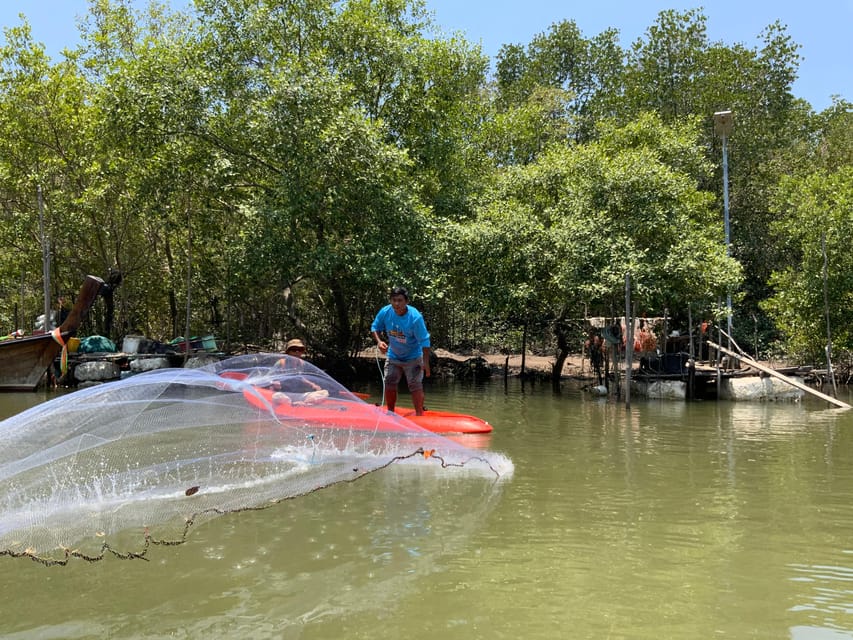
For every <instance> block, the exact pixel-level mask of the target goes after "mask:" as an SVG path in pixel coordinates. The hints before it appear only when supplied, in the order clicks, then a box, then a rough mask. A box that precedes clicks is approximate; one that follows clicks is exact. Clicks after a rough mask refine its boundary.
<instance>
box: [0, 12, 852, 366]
mask: <svg viewBox="0 0 853 640" xmlns="http://www.w3.org/2000/svg"><path fill="white" fill-rule="evenodd" d="M136 6H137V4H136V3H133V2H130V0H92V1H91V2H90V8H89V13H88V15H87V16H86V17H85V18H84V20H83V21H82V23H81V34H82V36H83V42H82V44H81V45H80V47H79V48H78V49H77V50H74V51H66V52H64V53H63V55H62V59H61V60H59V61H58V62H53V61H51V60H49V59H48V57H47V56H46V54H45V52H44V48H43V47H42V46H41V45H40V44H38V43H36V42H34V41H33V40H32V36H31V33H30V30H29V27H28V25H27V24H26V23H25V22H24V23H23V24H22V25H20V26H19V27H15V28H12V29H7V30H6V31H5V36H6V42H5V44H4V46H3V47H2V50H0V216H2V222H3V224H2V225H0V240H2V242H3V243H4V246H5V247H6V249H5V250H4V252H3V253H2V254H0V292H2V293H3V294H5V295H3V296H2V298H0V322H2V323H3V324H4V326H5V325H7V324H9V323H11V322H14V321H16V319H14V318H13V317H12V316H13V309H14V304H15V303H18V304H19V305H20V306H22V307H23V310H22V311H21V312H20V313H19V317H20V316H21V315H24V316H26V317H31V316H33V315H35V314H36V313H38V312H40V308H41V300H40V297H41V283H40V280H41V275H40V274H41V235H40V230H39V215H38V214H39V211H38V200H37V198H36V194H37V189H38V188H39V187H41V191H42V194H43V202H44V213H45V215H44V219H45V221H46V232H47V233H46V235H47V237H48V238H49V241H50V245H51V251H52V255H53V257H54V260H53V266H52V281H53V283H54V285H53V287H54V294H55V295H58V294H60V293H63V294H67V293H69V292H72V291H75V290H76V288H77V286H78V285H79V282H80V281H81V279H82V277H83V276H84V275H85V274H86V273H95V274H97V275H105V274H106V272H107V270H109V269H118V270H119V271H121V272H122V273H123V274H124V283H123V284H122V286H121V287H120V289H119V290H118V291H117V292H116V304H117V307H116V326H115V327H114V331H115V333H116V334H119V335H114V336H113V337H116V338H118V337H120V334H121V333H124V332H128V331H133V332H137V331H141V332H144V333H147V334H149V335H151V336H152V337H157V338H162V339H168V338H171V337H172V336H174V335H183V334H184V333H185V332H187V331H188V332H190V333H195V334H202V333H207V332H211V331H213V332H215V333H217V334H218V335H219V336H220V337H223V334H225V336H224V337H228V338H230V339H231V340H232V341H233V342H251V343H253V344H262V345H264V346H265V347H274V340H276V339H278V338H281V337H283V336H290V335H292V334H295V333H298V334H299V335H301V336H303V337H307V338H309V340H310V342H311V343H312V345H313V347H314V348H315V349H318V350H319V351H321V352H323V353H324V354H326V355H330V356H332V357H341V356H343V355H345V354H347V353H351V352H353V351H355V350H357V349H358V348H360V347H361V346H362V345H363V343H364V341H365V338H366V336H367V335H368V325H369V322H370V320H371V318H372V315H373V313H374V312H375V310H376V308H377V307H378V305H380V304H382V303H383V302H384V300H385V292H386V291H387V288H388V286H390V285H392V284H398V283H399V284H404V285H406V286H409V287H410V288H411V290H412V292H413V295H414V296H415V298H416V299H417V304H418V305H420V306H421V307H422V308H423V309H424V310H426V311H427V312H428V314H429V317H428V321H429V322H430V325H431V329H432V330H433V333H434V335H435V336H436V338H437V339H438V340H447V341H448V342H450V343H453V344H460V345H462V344H466V343H470V342H471V340H472V339H476V340H480V341H481V342H482V343H483V344H486V343H488V344H490V345H494V344H496V343H497V341H499V340H497V339H496V338H495V336H496V335H497V334H500V333H501V332H503V333H504V334H505V335H506V336H507V340H508V341H510V342H511V343H512V344H513V345H517V344H518V343H519V336H520V335H521V334H522V333H524V335H526V336H528V337H529V338H530V339H531V340H533V341H534V342H538V343H540V344H541V343H544V342H545V341H547V340H554V341H555V342H556V344H557V345H558V349H560V350H562V349H564V348H565V344H566V335H567V333H566V332H567V331H568V329H567V327H568V326H569V321H568V318H570V317H572V316H580V315H583V313H584V311H586V312H588V313H590V314H592V313H604V314H606V313H610V312H611V311H612V310H614V309H618V308H620V307H621V305H622V301H623V299H624V298H623V296H624V293H623V287H624V278H625V274H626V272H628V273H630V274H631V275H632V277H633V282H634V285H635V290H634V295H635V299H636V300H637V301H638V303H639V304H640V305H641V307H643V308H644V309H647V310H649V311H659V310H660V309H661V308H662V307H669V308H670V309H679V308H684V307H685V306H686V305H687V304H688V303H691V304H694V308H696V306H695V305H697V304H698V305H701V306H703V307H704V308H705V309H707V308H709V307H711V306H713V304H714V303H715V301H716V300H717V299H719V298H720V297H724V296H725V293H726V292H727V291H730V290H733V291H734V293H735V297H736V299H738V300H739V302H740V304H739V306H741V305H743V308H744V313H746V314H747V315H748V316H749V315H752V314H753V313H757V312H758V305H759V302H760V301H761V300H763V299H765V298H768V302H767V303H766V305H764V306H763V307H762V309H764V310H766V312H767V313H768V314H771V315H772V318H773V319H774V320H776V322H777V323H778V326H779V328H781V329H784V331H785V332H786V334H787V335H788V337H789V338H790V340H791V344H792V345H794V346H795V347H796V348H797V349H799V350H801V351H803V352H805V351H809V352H813V351H815V350H817V348H818V346H819V343H820V340H819V336H820V335H821V332H822V331H823V329H821V327H822V326H824V325H825V322H823V323H822V321H821V318H822V315H821V310H822V306H823V296H822V289H820V291H819V292H818V293H820V295H818V293H815V291H816V289H815V286H816V283H820V282H822V271H821V269H822V258H820V259H819V256H821V255H822V254H820V252H819V249H816V247H819V246H820V242H819V240H820V235H815V234H816V233H818V230H822V231H823V232H824V233H825V237H826V245H827V252H828V258H829V268H828V286H829V293H830V296H829V297H830V300H831V301H832V303H833V304H834V305H837V306H838V308H835V307H833V309H831V310H830V319H831V324H832V325H833V326H838V327H839V328H838V329H837V332H838V333H837V334H836V335H837V339H838V341H839V343H841V344H844V345H845V346H846V345H847V342H848V340H849V338H848V336H847V334H846V333H845V331H846V329H845V328H844V327H847V326H849V324H850V323H849V319H848V318H847V317H846V315H844V307H845V305H846V306H849V305H848V302H849V297H850V295H851V294H850V291H851V290H853V289H851V285H853V283H851V282H848V279H847V278H846V276H845V274H846V273H848V272H849V271H850V269H849V267H850V266H851V265H848V264H847V256H846V255H845V253H844V247H843V243H844V238H846V237H848V235H849V232H850V231H851V230H850V229H848V226H849V224H848V222H849V220H848V218H849V215H847V214H848V213H849V203H850V197H849V193H848V191H849V167H850V166H851V160H853V143H851V140H853V135H851V131H853V122H851V108H850V103H849V102H847V101H845V100H843V99H842V98H840V97H838V98H837V99H836V101H835V103H834V104H833V106H832V107H831V108H830V109H828V110H826V111H825V112H824V113H822V114H814V113H812V112H811V110H810V108H809V106H808V105H807V104H805V103H804V102H803V101H801V100H797V99H796V98H795V97H794V96H793V95H792V93H791V87H792V83H793V80H794V78H795V77H796V73H797V66H798V63H799V55H798V47H797V45H796V44H795V43H794V42H793V41H792V40H791V38H790V36H788V34H787V33H786V29H785V28H784V27H783V26H782V25H780V24H778V23H776V24H771V25H769V26H768V27H767V29H766V30H765V31H764V32H763V34H762V35H761V37H762V43H763V44H762V46H761V47H759V48H756V49H749V48H746V47H744V46H742V45H738V44H736V45H732V46H729V45H726V44H724V43H721V42H710V41H709V39H708V37H707V33H706V29H705V22H706V20H705V17H704V15H703V14H702V12H701V10H698V9H695V10H690V11H687V12H681V13H680V12H676V11H665V12H662V13H661V14H660V15H659V16H658V18H657V20H656V21H655V23H654V24H653V25H651V26H650V28H649V29H648V31H647V32H646V33H645V34H644V36H643V37H642V38H640V39H638V40H637V42H635V43H634V45H633V46H632V47H631V49H630V51H628V52H626V51H623V50H622V49H621V48H620V47H619V45H618V34H617V33H616V31H614V30H612V29H607V30H605V31H603V32H602V33H600V34H598V35H596V36H594V37H591V38H588V37H585V36H584V35H583V34H582V33H581V32H580V30H579V29H578V27H577V25H576V24H575V23H574V22H572V21H563V22H559V23H556V24H554V25H551V27H550V28H549V29H547V30H546V31H544V32H542V33H540V34H538V35H536V36H535V37H534V38H533V39H532V40H531V42H530V43H528V44H525V45H521V44H508V45H506V46H504V47H503V48H502V49H501V52H500V54H499V55H498V58H497V60H496V67H495V76H494V78H492V79H491V80H492V82H491V83H490V78H488V76H487V73H488V68H489V61H488V60H487V59H486V57H485V56H484V55H483V54H482V52H481V51H480V49H479V47H477V46H476V45H473V44H471V43H469V42H467V41H465V39H464V38H461V37H459V36H452V37H446V36H445V35H443V34H442V33H440V31H439V30H438V29H437V27H436V25H434V24H433V23H432V21H431V19H430V17H429V14H428V12H427V10H426V4H425V3H424V2H423V1H422V0H347V1H345V2H336V1H332V0H295V1H293V2H286V3H283V2H279V1H277V0H195V2H194V3H193V9H192V11H191V13H187V14H183V13H180V12H174V11H171V10H169V8H168V7H167V6H164V5H161V4H157V3H152V4H151V5H150V6H148V7H147V8H145V9H144V10H138V9H136V8H135V7H136ZM722 109H730V110H732V111H733V112H734V114H735V128H734V131H733V132H732V134H731V136H730V138H729V140H728V153H729V155H728V159H729V168H730V176H731V178H730V187H731V219H732V233H733V244H732V250H733V256H734V259H732V258H727V257H726V256H725V252H724V247H723V242H722V240H723V238H722V235H723V229H722V203H721V190H722V179H721V175H720V164H721V149H720V140H719V138H718V137H717V136H715V135H714V132H713V124H712V118H711V115H712V114H713V113H714V112H715V111H719V110H722ZM788 175H790V176H792V177H791V178H790V179H784V180H783V179H782V178H783V176H788ZM815 216H819V219H820V224H818V225H816V224H814V219H815ZM774 221H775V222H774ZM771 222H774V226H773V228H774V231H775V233H774V235H773V236H772V237H768V235H767V229H768V227H769V226H770V224H771ZM816 242H817V244H816ZM792 258H793V259H794V264H795V265H796V267H795V268H789V267H788V265H789V262H790V261H791V259H792ZM771 274H772V277H771ZM738 288H739V289H738ZM771 294H772V296H771ZM741 301H742V302H741ZM187 309H189V314H188V315H187ZM803 318H808V319H809V320H808V321H807V322H806V321H804V320H803ZM756 322H757V320H756ZM766 324H767V322H766V318H764V319H762V325H763V326H764V325H766ZM750 326H752V325H750ZM2 331H3V330H2V329H0V332H2ZM525 331H526V332H527V333H525ZM531 332H532V333H535V334H536V335H535V336H532V335H530V334H531ZM772 333H773V328H772V327H769V328H768V329H767V335H768V336H771V335H772ZM463 334H470V335H463Z"/></svg>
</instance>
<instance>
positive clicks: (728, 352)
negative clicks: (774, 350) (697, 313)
mask: <svg viewBox="0 0 853 640" xmlns="http://www.w3.org/2000/svg"><path fill="white" fill-rule="evenodd" d="M708 344H709V345H711V346H712V347H714V348H715V349H719V350H720V351H721V352H722V353H725V354H726V355H729V356H732V357H734V358H737V359H738V360H740V361H741V362H743V363H744V364H747V365H749V366H750V367H753V368H755V369H758V370H759V371H763V372H764V373H766V374H768V375H771V376H773V377H775V378H779V379H780V380H782V381H784V382H787V383H788V384H789V385H791V386H792V387H796V388H797V389H801V390H803V391H805V392H806V393H810V394H812V395H813V396H815V397H817V398H820V399H821V400H826V401H827V402H831V403H832V404H834V405H836V406H838V407H841V408H842V409H853V407H851V406H850V405H849V404H847V403H846V402H843V401H841V400H839V399H837V398H833V397H832V396H828V395H826V394H825V393H821V392H820V391H818V390H817V389H812V388H811V387H810V386H808V385H806V384H803V383H802V382H800V381H799V380H794V379H793V378H789V377H788V376H786V375H783V374H781V373H779V372H778V371H776V370H775V369H771V368H770V367H765V366H764V365H763V364H761V363H760V362H756V361H755V360H753V359H752V358H750V357H749V356H747V355H742V354H738V353H736V352H734V351H732V350H731V349H726V348H725V347H722V346H720V345H718V344H714V343H713V342H711V341H710V340H708Z"/></svg>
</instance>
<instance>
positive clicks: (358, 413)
mask: <svg viewBox="0 0 853 640" xmlns="http://www.w3.org/2000/svg"><path fill="white" fill-rule="evenodd" d="M243 395H244V396H245V397H246V400H248V401H249V403H250V404H252V405H253V406H255V407H258V408H259V409H266V410H270V409H272V410H273V411H275V414H276V416H277V417H278V418H280V419H282V420H288V419H290V420H304V421H306V422H310V423H311V424H316V425H318V426H328V427H331V428H339V429H356V430H359V431H376V430H378V431H406V430H407V428H406V425H405V424H404V423H403V424H401V423H400V421H399V420H398V419H397V417H396V416H400V417H402V418H405V419H406V420H409V421H411V422H414V423H415V424H417V425H418V426H420V427H422V428H424V429H427V430H428V431H432V432H433V433H441V434H448V433H489V432H491V431H492V425H490V424H489V423H488V422H486V421H485V420H481V419H480V418H477V417H476V416H469V415H466V414H464V413H453V412H450V411H430V410H427V411H425V412H424V414H423V415H421V416H418V415H415V410H414V409H410V408H404V407H397V408H396V409H395V410H394V415H390V414H389V413H388V412H387V410H386V409H385V408H384V407H383V408H380V407H377V406H374V405H371V404H367V403H365V402H358V401H355V400H347V399H338V398H334V397H325V398H320V399H317V400H314V401H307V400H306V401H301V398H299V395H303V394H299V395H297V396H296V398H297V400H296V401H295V402H292V401H290V400H287V399H285V398H282V396H281V395H280V394H279V393H276V392H274V391H273V390H272V389H266V388H262V387H254V386H252V387H247V388H245V389H243ZM280 400H285V401H284V402H281V401H280Z"/></svg>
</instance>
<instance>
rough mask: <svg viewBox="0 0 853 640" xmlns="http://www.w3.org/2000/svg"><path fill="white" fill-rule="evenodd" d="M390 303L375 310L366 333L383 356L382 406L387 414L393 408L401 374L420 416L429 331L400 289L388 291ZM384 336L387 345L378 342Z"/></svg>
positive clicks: (406, 294)
mask: <svg viewBox="0 0 853 640" xmlns="http://www.w3.org/2000/svg"><path fill="white" fill-rule="evenodd" d="M390 300H391V304H387V305H385V306H384V307H382V308H381V309H380V310H379V313H377V314H376V318H375V319H374V320H373V324H371V325H370V331H371V333H372V334H373V339H374V340H376V346H377V347H379V350H380V351H381V352H382V353H384V354H385V355H386V356H387V358H386V360H385V404H386V405H387V406H388V411H393V410H394V407H395V406H396V405H397V384H398V383H399V382H400V378H401V377H402V375H403V374H405V375H406V382H407V383H408V385H409V391H410V392H411V394H412V404H414V405H415V413H416V414H417V415H419V416H422V415H423V414H424V385H423V378H424V376H427V377H429V375H430V371H429V350H430V341H429V332H428V331H427V328H426V323H425V322H424V317H423V316H422V315H421V312H420V311H418V310H417V309H415V308H414V307H410V306H409V293H408V291H406V290H405V289H404V288H403V287H394V288H393V289H391V296H390ZM382 333H385V335H386V336H387V337H388V342H385V341H384V340H383V339H382V336H381V334H382Z"/></svg>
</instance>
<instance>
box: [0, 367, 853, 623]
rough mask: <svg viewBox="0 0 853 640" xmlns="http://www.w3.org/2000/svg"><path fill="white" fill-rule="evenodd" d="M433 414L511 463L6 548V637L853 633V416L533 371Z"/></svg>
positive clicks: (452, 394) (439, 401)
mask: <svg viewBox="0 0 853 640" xmlns="http://www.w3.org/2000/svg"><path fill="white" fill-rule="evenodd" d="M845 399H847V400H848V401H849V398H845ZM37 400H38V398H35V397H34V396H19V395H7V396H0V416H5V415H9V414H11V413H14V412H15V411H20V410H21V409H23V408H25V406H26V405H27V404H28V403H33V402H35V401H37ZM427 405H428V407H430V408H434V409H453V410H456V411H461V412H467V413H474V414H477V415H479V416H481V417H483V418H485V419H487V420H489V421H490V422H491V423H492V424H493V425H494V426H495V432H494V433H493V434H492V435H491V436H490V437H489V438H487V439H485V440H482V439H481V440H471V441H470V442H471V444H472V445H474V446H487V447H488V448H490V449H492V450H496V451H501V452H503V453H505V454H507V455H508V456H509V457H510V458H511V459H512V460H513V462H514V464H515V473H514V475H513V476H512V477H511V478H510V479H509V480H508V481H506V482H502V483H497V484H495V483H494V482H492V481H487V480H485V479H483V478H469V477H464V476H463V477H458V476H456V477H452V478H451V477H448V476H447V475H443V474H441V473H425V472H423V471H413V470H412V469H406V468H392V469H389V470H387V471H386V472H382V473H378V474H374V475H373V476H369V477H368V478H366V479H365V480H363V481H360V482H357V483H353V484H351V485H344V486H336V487H333V488H331V489H328V490H326V491H322V492H318V493H314V494H312V495H309V496H307V497H305V498H302V499H300V500H298V501H295V502H290V503H285V504H281V505H278V506H276V507H274V508H271V509H267V510H265V511H261V512H255V513H248V514H247V513H243V514H234V515H229V516H224V517H220V518H218V519H215V520H213V521H212V522H209V523H207V524H205V525H203V526H202V527H199V528H198V529H196V530H195V531H193V532H192V534H191V535H190V537H189V540H188V542H187V543H186V544H184V545H181V546H178V547H173V548H155V549H153V550H152V552H151V554H150V561H148V562H145V561H121V560H116V559H107V560H105V561H103V562H101V563H98V564H86V563H85V562H72V563H71V564H69V565H68V566H67V567H64V568H46V567H43V566H41V565H37V564H35V563H32V562H30V561H28V560H20V559H9V558H0V602H2V607H0V637H3V638H105V637H112V638H119V637H122V638H200V637H204V638H299V639H320V638H350V639H353V638H365V639H366V638H371V639H375V638H388V639H391V638H402V637H407V638H434V637H439V638H441V639H442V640H455V639H460V640H461V639H463V638H465V639H469V638H490V639H491V638H507V639H509V638H512V639H516V638H525V639H539V638H543V639H544V638H547V639H551V638H649V639H651V638H795V639H798V640H799V639H805V638H810V639H812V638H813V639H817V640H835V639H839V638H853V436H851V434H853V412H843V411H837V410H831V409H827V408H825V406H824V405H823V404H821V403H817V402H814V403H813V402H811V401H807V402H804V403H802V404H748V403H740V404H731V403H713V402H709V403H696V404H685V403H680V402H672V401H665V402H659V401H654V402H643V401H637V400H636V399H635V400H634V402H633V405H632V408H631V410H630V411H626V410H625V408H624V406H617V405H614V404H612V403H609V402H607V401H606V400H602V399H597V398H591V397H589V396H585V395H583V394H582V393H580V392H576V391H566V392H564V393H563V394H561V395H554V394H553V393H552V392H551V391H550V388H548V387H538V386H537V387H534V388H531V387H529V386H528V387H526V388H524V389H522V387H521V386H520V385H519V383H518V382H517V381H510V383H509V386H508V387H507V388H505V387H504V385H503V384H502V383H501V382H495V383H492V384H489V385H486V386H482V387H473V386H461V385H455V386H446V387H441V386H438V387H437V386H431V387H429V388H428V390H427Z"/></svg>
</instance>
